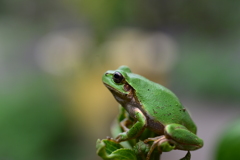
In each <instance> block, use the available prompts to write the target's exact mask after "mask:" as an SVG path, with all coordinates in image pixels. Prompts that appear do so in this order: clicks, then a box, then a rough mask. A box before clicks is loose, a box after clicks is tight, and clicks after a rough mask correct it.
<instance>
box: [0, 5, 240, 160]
mask: <svg viewBox="0 0 240 160" xmlns="http://www.w3.org/2000/svg"><path fill="white" fill-rule="evenodd" d="M239 6H240V1H233V0H229V1H217V0H208V1H206V0H203V1H191V2H190V1H178V0H173V1H166V0H149V1H137V0H131V1H129V0H114V1H109V0H98V1H96V0H78V1H77V0H68V1H67V0H62V1H57V0H52V1H47V0H41V1H40V0H0V159H4V160H5V159H6V160H55V159H56V160H92V159H100V158H99V157H97V156H96V154H95V142H96V140H97V138H101V139H102V138H105V137H106V136H109V135H110V128H109V127H110V125H111V122H112V120H113V119H114V117H115V116H116V115H117V113H118V107H117V103H116V102H115V101H114V99H113V97H112V96H111V94H110V93H109V92H108V91H107V89H106V88H105V87H104V86H103V85H102V82H101V76H102V74H103V73H104V72H105V71H106V70H109V69H116V68H118V67H119V66H120V65H128V66H129V67H130V68H131V69H132V71H133V72H135V73H138V74H141V75H143V76H146V77H147V78H149V79H151V80H153V81H155V82H158V83H161V84H163V85H165V86H167V87H168V88H170V89H171V90H173V92H175V93H176V94H177V96H179V97H180V100H181V101H182V103H183V104H184V105H185V106H186V107H187V108H188V109H189V110H190V112H191V114H192V116H193V119H194V121H195V122H196V124H197V125H198V135H199V137H201V138H203V139H204V141H205V146H204V147H203V148H202V149H200V150H198V151H195V152H192V157H193V159H194V160H203V159H204V160H212V159H216V160H219V159H221V158H222V159H224V157H229V155H232V156H233V158H232V159H239V157H240V154H239V152H237V151H236V149H239V147H240V137H239V136H240V131H239V129H232V128H234V124H236V122H234V119H235V118H237V117H239V116H240V115H239V113H240V107H239V102H240V98H239V97H240V83H239V82H240V74H239V60H240V53H239V52H240V47H239V43H240V10H239ZM231 121H233V122H231ZM234 136H235V138H234ZM229 137H232V138H229ZM233 141H234V143H232V142H233ZM232 145H234V146H233V147H231V146H232ZM236 146H237V147H236ZM223 150H224V151H226V152H222V151H223ZM219 153H221V154H219ZM225 153H226V154H225ZM184 154H185V152H182V151H173V152H169V153H164V154H163V159H179V158H180V157H183V155H184ZM226 155H228V156H226ZM222 159H221V160H222Z"/></svg>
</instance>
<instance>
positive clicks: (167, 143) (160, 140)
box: [144, 135, 175, 160]
mask: <svg viewBox="0 0 240 160" xmlns="http://www.w3.org/2000/svg"><path fill="white" fill-rule="evenodd" d="M150 141H153V144H152V145H151V148H150V150H149V151H148V154H147V158H146V160H149V159H150V156H151V154H152V152H153V151H154V149H155V148H156V147H157V149H158V151H159V153H162V152H169V151H171V150H173V149H174V148H175V145H174V143H173V142H172V141H171V140H169V139H167V138H166V137H165V136H164V135H163V136H158V137H154V138H148V139H146V140H144V143H148V142H150Z"/></svg>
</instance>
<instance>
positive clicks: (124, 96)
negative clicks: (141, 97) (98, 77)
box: [103, 82, 133, 103]
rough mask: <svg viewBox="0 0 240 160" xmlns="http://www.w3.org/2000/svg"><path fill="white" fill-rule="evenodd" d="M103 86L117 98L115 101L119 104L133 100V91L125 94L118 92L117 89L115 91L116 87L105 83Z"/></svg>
mask: <svg viewBox="0 0 240 160" xmlns="http://www.w3.org/2000/svg"><path fill="white" fill-rule="evenodd" d="M103 84H104V85H105V86H106V87H107V88H108V89H109V91H110V92H111V93H112V95H113V96H114V97H115V99H116V100H117V101H118V102H119V103H122V102H123V101H126V100H129V101H131V99H132V98H133V93H132V90H131V91H130V90H129V92H128V93H123V92H120V91H118V90H117V89H115V88H114V87H112V86H110V85H109V84H107V83H104V82H103Z"/></svg>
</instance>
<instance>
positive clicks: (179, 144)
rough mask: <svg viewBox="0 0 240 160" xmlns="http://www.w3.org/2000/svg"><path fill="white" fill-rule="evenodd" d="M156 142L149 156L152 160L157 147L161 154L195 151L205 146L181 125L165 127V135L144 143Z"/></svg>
mask: <svg viewBox="0 0 240 160" xmlns="http://www.w3.org/2000/svg"><path fill="white" fill-rule="evenodd" d="M149 141H154V142H153V144H152V146H151V148H150V151H149V152H148V155H147V160H148V159H150V156H151V153H152V152H153V150H154V149H155V148H156V147H157V148H158V150H159V152H169V151H171V150H173V149H179V150H186V151H193V150H196V149H199V148H201V147H202V146H203V140H202V139H200V138H199V137H198V136H196V134H194V133H192V132H191V131H189V130H188V129H187V128H186V127H184V126H182V125H180V124H169V125H166V126H165V130H164V135H162V136H159V137H154V138H148V139H146V140H145V141H144V142H145V143H148V142H149ZM189 155H190V153H189Z"/></svg>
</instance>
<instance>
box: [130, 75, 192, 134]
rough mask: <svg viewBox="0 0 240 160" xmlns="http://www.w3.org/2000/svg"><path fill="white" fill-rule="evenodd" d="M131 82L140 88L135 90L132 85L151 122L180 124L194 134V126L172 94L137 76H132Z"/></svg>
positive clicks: (186, 112)
mask: <svg viewBox="0 0 240 160" xmlns="http://www.w3.org/2000/svg"><path fill="white" fill-rule="evenodd" d="M139 77H141V78H139ZM132 81H135V82H134V83H133V84H134V85H139V86H142V87H141V88H138V87H136V88H137V89H135V86H134V85H132V87H133V88H134V89H135V92H136V95H137V97H139V101H140V103H141V106H142V108H143V109H144V111H146V112H147V114H148V115H149V116H150V117H151V118H152V119H153V120H156V121H158V122H160V123H161V124H163V125H164V126H166V125H167V124H172V123H177V124H181V125H183V126H185V127H186V128H188V129H189V130H190V131H192V132H193V133H196V125H195V124H194V122H193V121H192V119H191V117H190V115H189V113H188V111H187V110H186V109H185V108H184V107H183V106H182V104H181V102H180V101H179V99H178V98H177V97H176V95H175V94H174V93H173V92H171V91H170V90H169V89H167V88H165V87H164V86H162V85H160V84H157V83H155V82H151V81H150V80H148V79H146V78H144V77H142V76H139V75H134V77H132Z"/></svg>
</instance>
